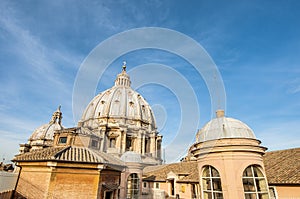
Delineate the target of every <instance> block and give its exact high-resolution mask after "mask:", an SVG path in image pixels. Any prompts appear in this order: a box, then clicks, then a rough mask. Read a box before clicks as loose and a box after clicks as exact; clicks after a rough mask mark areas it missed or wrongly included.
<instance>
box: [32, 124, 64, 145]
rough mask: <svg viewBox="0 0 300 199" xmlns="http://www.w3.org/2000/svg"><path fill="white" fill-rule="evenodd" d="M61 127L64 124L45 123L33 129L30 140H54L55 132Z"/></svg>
mask: <svg viewBox="0 0 300 199" xmlns="http://www.w3.org/2000/svg"><path fill="white" fill-rule="evenodd" d="M61 129H62V126H61V125H60V124H57V123H54V124H44V125H42V126H40V127H38V128H37V129H35V130H34V131H33V133H32V135H31V136H30V138H29V140H31V141H33V140H53V136H54V132H55V131H56V130H61Z"/></svg>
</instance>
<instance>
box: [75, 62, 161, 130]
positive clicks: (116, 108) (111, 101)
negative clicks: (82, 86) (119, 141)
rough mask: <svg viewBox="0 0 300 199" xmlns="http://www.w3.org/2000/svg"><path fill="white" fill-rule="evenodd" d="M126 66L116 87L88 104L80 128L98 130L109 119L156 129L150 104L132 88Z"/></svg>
mask: <svg viewBox="0 0 300 199" xmlns="http://www.w3.org/2000/svg"><path fill="white" fill-rule="evenodd" d="M130 85H131V82H130V77H129V75H128V74H127V73H126V66H123V70H122V72H121V73H120V74H119V75H118V76H117V78H116V80H115V85H114V86H113V87H112V88H110V89H107V90H105V91H103V92H102V93H100V94H98V95H97V96H96V97H94V99H93V100H92V101H91V102H90V103H89V104H88V106H87V107H86V109H85V111H84V113H83V114H82V118H81V120H80V121H79V126H85V127H89V128H91V129H95V128H97V127H98V126H99V125H101V123H102V124H103V123H105V122H107V119H115V121H116V123H118V124H121V123H122V124H129V125H133V126H134V125H136V126H139V127H140V126H143V127H147V128H149V129H151V130H155V129H156V124H155V119H154V115H153V112H152V109H151V107H150V105H149V104H148V102H147V101H146V100H145V99H144V98H143V97H142V96H141V95H140V94H139V93H138V92H136V91H134V90H133V89H132V88H131V87H130Z"/></svg>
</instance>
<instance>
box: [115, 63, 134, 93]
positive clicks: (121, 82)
mask: <svg viewBox="0 0 300 199" xmlns="http://www.w3.org/2000/svg"><path fill="white" fill-rule="evenodd" d="M130 85H131V81H130V77H129V75H128V74H127V73H126V62H125V61H124V62H123V69H122V72H121V73H120V74H118V76H117V79H116V80H115V86H126V87H130Z"/></svg>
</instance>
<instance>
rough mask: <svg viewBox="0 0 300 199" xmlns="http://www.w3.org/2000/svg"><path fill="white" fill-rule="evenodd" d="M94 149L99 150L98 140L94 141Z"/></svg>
mask: <svg viewBox="0 0 300 199" xmlns="http://www.w3.org/2000/svg"><path fill="white" fill-rule="evenodd" d="M92 147H94V148H98V141H97V140H92Z"/></svg>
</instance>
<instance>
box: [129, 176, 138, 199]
mask: <svg viewBox="0 0 300 199" xmlns="http://www.w3.org/2000/svg"><path fill="white" fill-rule="evenodd" d="M139 185H140V180H139V177H138V175H137V174H136V173H132V174H130V176H129V177H128V179H127V196H126V198H127V199H138V198H139Z"/></svg>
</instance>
